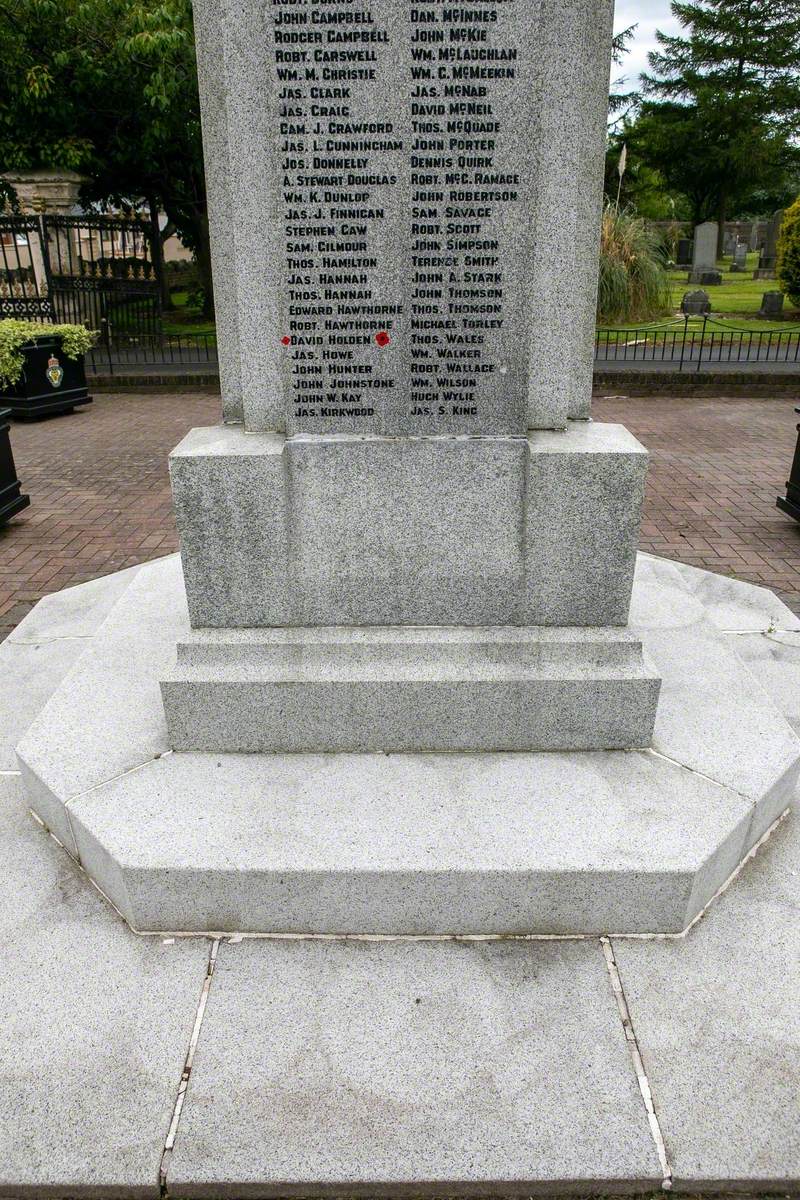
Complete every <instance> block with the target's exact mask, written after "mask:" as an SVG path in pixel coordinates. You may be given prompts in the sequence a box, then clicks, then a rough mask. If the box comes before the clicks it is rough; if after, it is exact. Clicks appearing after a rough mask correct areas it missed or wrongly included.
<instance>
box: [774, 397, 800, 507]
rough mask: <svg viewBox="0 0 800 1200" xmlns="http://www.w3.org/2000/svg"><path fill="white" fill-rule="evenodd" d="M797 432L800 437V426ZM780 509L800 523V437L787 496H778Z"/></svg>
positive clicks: (799, 410) (799, 437)
mask: <svg viewBox="0 0 800 1200" xmlns="http://www.w3.org/2000/svg"><path fill="white" fill-rule="evenodd" d="M795 412H799V413H800V408H797V409H795ZM797 432H798V435H800V425H798V426H797ZM778 508H782V509H783V511H784V512H785V513H788V514H789V516H790V517H794V519H795V521H800V436H798V439H797V449H796V450H795V452H794V462H793V463H792V473H791V475H790V476H789V481H788V483H787V484H786V495H785V496H778Z"/></svg>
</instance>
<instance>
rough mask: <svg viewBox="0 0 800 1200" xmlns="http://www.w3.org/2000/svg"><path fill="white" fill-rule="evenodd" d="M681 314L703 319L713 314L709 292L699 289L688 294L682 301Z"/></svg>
mask: <svg viewBox="0 0 800 1200" xmlns="http://www.w3.org/2000/svg"><path fill="white" fill-rule="evenodd" d="M681 312H682V313H683V314H684V316H687V317H703V316H707V315H708V314H709V313H710V312H711V298H710V297H709V294H708V292H704V291H702V290H700V289H698V290H697V291H696V292H686V294H685V295H684V297H683V300H681Z"/></svg>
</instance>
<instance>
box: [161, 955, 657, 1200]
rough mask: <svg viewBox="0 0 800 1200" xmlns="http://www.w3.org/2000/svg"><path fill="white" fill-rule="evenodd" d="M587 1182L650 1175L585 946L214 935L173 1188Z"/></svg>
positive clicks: (610, 1016) (651, 1160)
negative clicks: (233, 942)
mask: <svg viewBox="0 0 800 1200" xmlns="http://www.w3.org/2000/svg"><path fill="white" fill-rule="evenodd" d="M578 1079H580V1081H581V1082H580V1086H579V1087H575V1086H574V1082H575V1081H576V1080H578ZM589 1164H591V1165H589ZM587 1177H591V1179H592V1182H593V1185H594V1187H595V1188H596V1189H597V1190H607V1191H614V1190H616V1188H617V1187H618V1186H619V1185H620V1184H622V1185H623V1186H624V1187H625V1188H626V1189H627V1188H628V1187H630V1186H631V1185H632V1183H633V1181H636V1182H637V1183H638V1184H639V1185H640V1186H641V1187H643V1188H647V1187H650V1188H655V1187H657V1186H658V1183H659V1182H660V1178H661V1176H660V1172H659V1164H658V1158H657V1156H656V1155H655V1152H654V1147H653V1144H652V1141H651V1139H650V1135H649V1131H648V1128H647V1120H646V1114H645V1111H644V1107H643V1105H642V1103H641V1097H640V1095H639V1092H638V1088H637V1086H636V1080H635V1076H634V1074H633V1072H632V1070H631V1066H630V1061H629V1058H628V1051H627V1047H626V1045H625V1039H624V1036H623V1034H622V1029H621V1026H620V1024H619V1020H618V1016H617V1013H616V1008H615V1005H614V1000H613V997H612V994H611V989H610V987H609V981H608V977H607V975H606V969H605V964H604V962H603V957H602V954H601V952H600V948H599V946H598V945H597V944H596V943H595V944H589V945H586V944H571V945H569V944H542V943H539V944H537V945H527V946H525V945H510V944H503V943H495V944H484V945H446V944H441V943H440V944H435V943H434V944H430V943H429V944H424V943H405V944H393V945H391V944H389V945H386V944H384V945H376V944H365V943H360V944H358V943H345V944H342V943H339V944H336V943H326V942H303V943H297V942H295V943H286V942H283V943H281V942H272V943H260V944H256V943H244V944H243V945H239V946H226V945H223V946H222V947H221V950H220V957H219V962H218V966H217V977H216V978H215V980H214V985H213V987H212V992H211V997H210V999H209V1004H208V1008H207V1010H206V1017H205V1022H204V1026H203V1031H202V1034H201V1038H200V1042H199V1044H198V1050H197V1058H196V1061H195V1068H194V1072H193V1075H192V1081H191V1084H190V1087H189V1092H188V1099H187V1105H186V1108H185V1111H184V1116H183V1123H182V1128H181V1134H180V1137H179V1139H178V1143H177V1148H176V1152H175V1155H174V1157H173V1161H172V1164H171V1168H170V1184H171V1188H172V1189H174V1192H175V1194H176V1195H177V1196H226V1197H228V1196H231V1197H232V1196H250V1195H255V1194H259V1195H276V1196H277V1195H286V1194H287V1193H288V1194H291V1193H292V1192H293V1191H294V1190H295V1189H296V1188H298V1187H300V1188H302V1189H303V1191H304V1192H305V1193H306V1194H309V1193H313V1194H314V1195H323V1194H328V1193H332V1192H337V1193H346V1194H348V1195H365V1196H369V1195H371V1194H375V1193H376V1192H387V1191H393V1192H395V1193H397V1192H398V1191H399V1190H400V1189H402V1188H405V1189H406V1190H407V1191H409V1192H413V1193H414V1194H415V1195H419V1194H432V1195H439V1194H441V1188H442V1184H443V1183H445V1181H447V1191H450V1192H453V1191H455V1190H456V1181H458V1185H460V1186H461V1187H462V1188H463V1189H464V1190H463V1191H461V1192H459V1193H458V1194H460V1195H464V1194H487V1193H489V1194H497V1193H500V1194H503V1192H505V1191H507V1190H512V1189H513V1190H514V1191H519V1190H520V1189H521V1188H522V1187H525V1188H526V1189H529V1191H528V1192H527V1194H530V1192H534V1191H536V1192H546V1191H557V1190H562V1189H565V1188H569V1185H570V1183H573V1182H574V1181H575V1180H576V1179H578V1178H580V1179H583V1180H586V1179H587Z"/></svg>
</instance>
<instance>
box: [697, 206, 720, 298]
mask: <svg viewBox="0 0 800 1200" xmlns="http://www.w3.org/2000/svg"><path fill="white" fill-rule="evenodd" d="M718 234H719V226H718V225H717V223H716V221H706V222H705V223H704V224H703V225H698V226H697V227H696V229H695V231H694V259H693V262H692V270H691V273H690V275H689V283H702V284H706V285H708V284H713V283H714V282H715V280H714V279H712V278H711V277H712V276H717V275H719V272H718V271H717V240H718ZM716 282H718V283H721V282H722V276H721V275H719V278H718V279H717V280H716Z"/></svg>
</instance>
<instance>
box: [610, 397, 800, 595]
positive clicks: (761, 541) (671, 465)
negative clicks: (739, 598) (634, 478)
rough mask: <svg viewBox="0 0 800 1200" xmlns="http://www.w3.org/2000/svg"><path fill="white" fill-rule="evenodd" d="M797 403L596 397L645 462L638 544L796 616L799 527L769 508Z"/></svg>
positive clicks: (781, 480)
mask: <svg viewBox="0 0 800 1200" xmlns="http://www.w3.org/2000/svg"><path fill="white" fill-rule="evenodd" d="M797 403H798V401H796V400H795V401H793V400H791V399H789V400H787V399H776V400H741V399H736V400H724V399H722V400H706V399H698V398H687V399H679V400H676V399H671V400H670V399H664V398H662V397H653V398H652V399H636V400H634V399H631V400H624V399H619V400H616V399H600V400H596V401H595V406H594V412H595V416H596V417H597V418H598V419H599V420H603V421H621V422H623V423H624V424H626V425H627V426H628V428H629V429H631V430H632V432H633V433H635V434H636V436H637V437H638V438H640V439H641V440H642V442H644V444H645V445H646V446H647V448H648V449H649V450H650V453H651V456H652V463H651V470H650V478H649V484H648V491H647V501H646V504H645V512H644V520H643V523H642V539H641V546H642V549H643V550H647V551H649V552H650V553H652V554H661V555H663V556H664V557H665V558H676V559H679V560H680V561H681V562H686V563H691V564H692V565H693V566H697V567H705V568H707V569H708V570H709V571H717V572H718V573H719V574H721V575H733V576H735V577H736V578H737V579H746V580H749V581H750V582H751V583H760V584H764V585H766V586H767V587H770V588H772V589H773V591H775V592H777V593H778V595H780V596H781V597H782V598H783V599H784V600H785V601H786V603H787V604H788V605H789V606H790V607H791V608H793V609H794V611H795V612H797V613H800V524H798V523H797V522H795V521H792V520H791V519H790V518H789V517H787V516H785V515H784V514H783V513H782V512H780V511H779V510H778V509H777V508H776V507H775V498H776V496H777V494H778V492H781V491H783V490H784V485H785V482H786V479H787V476H788V474H789V470H790V468H791V463H792V457H793V455H794V448H795V445H796V442H797V422H798V417H797V415H796V414H795V412H794V408H795V405H796V404H797Z"/></svg>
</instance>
